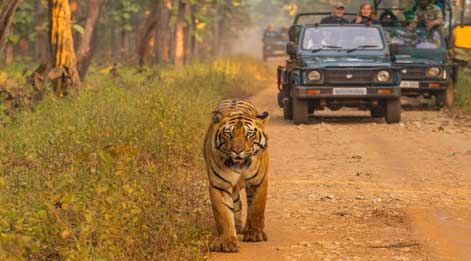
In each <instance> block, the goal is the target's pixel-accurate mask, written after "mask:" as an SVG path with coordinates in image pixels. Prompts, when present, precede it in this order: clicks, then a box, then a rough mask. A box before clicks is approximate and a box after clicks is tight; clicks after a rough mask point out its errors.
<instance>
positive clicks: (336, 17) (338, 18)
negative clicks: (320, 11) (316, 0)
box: [321, 2, 349, 24]
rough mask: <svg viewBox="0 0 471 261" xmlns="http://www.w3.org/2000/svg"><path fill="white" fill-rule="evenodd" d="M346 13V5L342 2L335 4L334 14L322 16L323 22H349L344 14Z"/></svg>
mask: <svg viewBox="0 0 471 261" xmlns="http://www.w3.org/2000/svg"><path fill="white" fill-rule="evenodd" d="M344 14H345V6H344V5H343V3H342V2H336V3H334V4H333V10H332V14H330V15H329V16H326V17H324V18H322V20H321V24H348V23H349V22H348V21H347V19H345V18H344V17H343V16H344Z"/></svg>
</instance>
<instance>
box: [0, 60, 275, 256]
mask: <svg viewBox="0 0 471 261" xmlns="http://www.w3.org/2000/svg"><path fill="white" fill-rule="evenodd" d="M119 73H120V77H118V78H116V79H111V78H110V77H107V76H106V75H104V74H103V70H96V69H95V70H91V72H90V75H89V78H88V83H86V84H85V86H84V88H82V89H81V90H80V94H79V95H75V96H71V97H67V98H64V99H61V100H56V99H55V98H54V97H49V96H48V97H46V98H45V100H43V101H42V102H41V103H40V104H38V105H37V106H36V107H35V108H34V112H29V111H23V112H20V113H18V114H16V115H15V116H14V118H13V119H11V120H9V121H8V123H7V124H4V126H0V159H1V164H0V171H1V172H0V193H1V197H0V259H5V258H11V257H13V258H26V259H131V260H142V259H188V258H193V259H194V258H199V257H203V256H204V255H206V249H207V241H208V237H209V235H210V232H209V231H210V228H211V227H212V218H211V215H212V214H211V212H210V208H209V204H210V202H209V201H208V197H207V181H206V173H205V170H204V164H203V162H202V157H201V146H202V141H203V136H204V133H205V131H206V128H207V124H208V119H209V113H210V112H211V110H212V109H213V107H214V106H215V104H216V103H217V102H218V101H219V100H221V99H222V98H224V97H230V96H247V95H251V94H253V93H254V92H256V91H257V90H258V89H260V87H261V86H263V85H264V84H265V83H264V81H266V79H268V73H269V70H268V69H267V68H265V67H264V66H262V65H261V64H259V63H258V62H256V61H253V60H247V59H246V58H235V59H225V60H216V61H214V62H211V63H198V64H192V65H189V66H187V67H186V68H185V69H184V70H183V71H180V72H177V71H172V70H170V69H160V70H157V68H151V69H147V70H145V71H144V72H137V70H135V69H133V68H120V69H119Z"/></svg>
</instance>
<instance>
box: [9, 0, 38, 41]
mask: <svg viewBox="0 0 471 261" xmlns="http://www.w3.org/2000/svg"><path fill="white" fill-rule="evenodd" d="M33 11H34V0H25V1H23V2H22V3H21V4H20V5H19V6H18V8H17V10H16V13H15V15H14V16H13V23H12V28H13V33H12V34H10V35H9V37H8V41H10V42H11V43H14V44H15V43H17V42H18V41H19V39H21V38H23V39H25V40H28V41H30V42H31V41H34V32H32V30H31V28H34V27H35V24H34V17H33V15H32V14H33Z"/></svg>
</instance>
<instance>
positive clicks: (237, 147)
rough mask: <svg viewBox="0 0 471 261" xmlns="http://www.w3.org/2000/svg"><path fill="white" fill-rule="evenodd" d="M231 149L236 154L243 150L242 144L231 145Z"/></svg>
mask: <svg viewBox="0 0 471 261" xmlns="http://www.w3.org/2000/svg"><path fill="white" fill-rule="evenodd" d="M232 151H233V152H235V153H236V154H240V153H242V152H243V151H244V146H243V145H235V146H234V147H232Z"/></svg>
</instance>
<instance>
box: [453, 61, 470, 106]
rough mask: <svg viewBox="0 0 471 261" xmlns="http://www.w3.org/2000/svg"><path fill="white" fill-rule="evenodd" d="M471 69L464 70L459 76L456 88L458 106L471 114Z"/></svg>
mask: <svg viewBox="0 0 471 261" xmlns="http://www.w3.org/2000/svg"><path fill="white" fill-rule="evenodd" d="M469 74H470V69H469V68H463V69H461V71H460V72H459V74H458V84H457V86H456V106H457V107H458V108H461V109H463V110H465V111H468V112H471V77H470V76H469Z"/></svg>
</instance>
